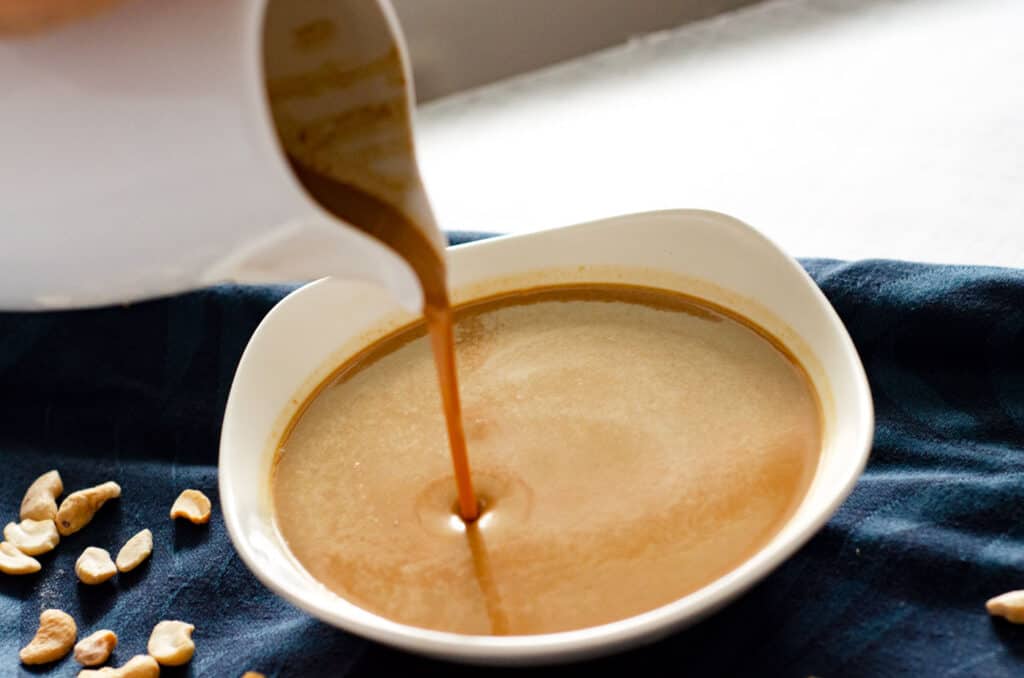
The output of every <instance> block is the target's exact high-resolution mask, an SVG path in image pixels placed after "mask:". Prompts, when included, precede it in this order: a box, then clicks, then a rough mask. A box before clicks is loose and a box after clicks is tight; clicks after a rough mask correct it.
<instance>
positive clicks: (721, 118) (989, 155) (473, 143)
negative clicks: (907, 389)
mask: <svg viewBox="0 0 1024 678" xmlns="http://www.w3.org/2000/svg"><path fill="white" fill-rule="evenodd" d="M418 123H419V140H420V161H421V163H422V167H423V174H424V178H425V180H426V182H427V185H428V188H429V190H430V192H431V195H432V197H433V200H434V205H435V210H436V212H437V215H438V217H439V219H440V221H441V223H442V224H443V225H444V227H446V228H450V229H478V230H496V231H504V232H519V231H528V230H536V229H542V228H548V227H552V226H557V225H562V224H569V223H575V222H579V221H585V220H589V219H594V218H600V217H604V216H611V215H614V214H621V213H624V212H633V211H640V210H650V209H658V208H666V207H702V208H708V209H715V210H719V211H722V212H726V213H729V214H732V215H734V216H737V217H739V218H741V219H744V220H745V221H747V222H748V223H750V224H752V225H754V226H755V227H757V228H759V229H761V230H762V231H764V232H765V233H767V234H768V235H769V236H771V237H772V238H774V239H775V240H776V241H777V242H778V243H779V244H781V245H782V246H783V247H784V248H785V249H786V250H788V251H789V252H790V253H792V254H794V255H796V256H823V257H838V258H846V259H856V258H865V257H888V258H900V259H911V260H919V261H937V262H954V263H969V264H997V265H1007V266H1024V0H772V1H770V2H766V3H764V4H761V5H756V6H754V7H752V8H748V9H745V10H741V11H739V12H735V13H732V14H727V15H723V16H720V17H717V18H715V19H711V20H708V21H704V22H701V23H697V24H692V25H689V26H684V27H682V28H680V29H677V30H675V31H672V32H670V33H667V34H661V35H656V36H649V37H646V38H643V39H639V40H636V41H634V42H633V43H631V44H628V45H624V46H622V47H620V48H616V49H613V50H610V51H607V52H602V53H599V54H595V55H592V56H589V57H586V58H584V59H581V60H578V61H574V62H569V63H566V64H561V65H558V66H556V67H553V68H551V69H547V70H545V71H541V72H538V73H534V74H529V75H526V76H522V77H519V78H516V79H514V80H510V81H505V82H502V83H498V84H496V85H493V86H490V87H487V88H484V89H481V90H476V91H472V92H468V93H464V94H461V95H458V96H455V97H451V98H448V99H444V100H441V101H438V102H435V103H432V104H429V105H427V106H425V107H423V108H422V109H421V110H420V112H419V119H418Z"/></svg>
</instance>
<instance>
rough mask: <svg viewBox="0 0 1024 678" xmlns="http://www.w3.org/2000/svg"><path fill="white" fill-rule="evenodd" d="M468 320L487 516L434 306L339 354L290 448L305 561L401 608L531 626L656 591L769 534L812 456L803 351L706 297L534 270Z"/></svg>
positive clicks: (472, 443)
mask: <svg viewBox="0 0 1024 678" xmlns="http://www.w3.org/2000/svg"><path fill="white" fill-rule="evenodd" d="M455 337H456V344H457V349H458V358H459V364H458V368H459V374H460V378H461V394H462V401H463V402H462V404H463V415H464V422H465V433H466V439H467V443H468V447H469V451H470V455H471V458H472V462H473V481H474V485H475V487H476V491H477V494H478V496H479V498H480V500H481V501H482V503H483V506H484V510H483V513H482V515H481V517H480V518H479V519H478V520H477V521H476V522H475V523H471V524H470V525H469V527H468V528H467V526H466V525H465V524H464V523H463V522H462V521H461V520H460V519H459V518H458V517H457V515H456V510H455V505H456V500H457V497H456V491H455V483H454V481H453V477H452V465H451V461H450V459H449V454H448V452H449V450H448V444H447V443H448V441H447V439H446V438H447V435H446V428H445V420H444V417H443V416H442V406H441V401H440V397H439V394H438V382H437V374H436V372H435V369H434V363H433V360H432V355H431V348H430V345H429V342H428V341H427V338H426V337H425V336H424V329H423V326H422V324H420V325H417V326H414V327H412V328H409V329H407V330H405V331H403V332H401V333H399V334H397V335H395V336H393V337H391V338H389V339H385V340H384V341H382V342H380V343H378V344H376V345H375V346H373V347H370V349H368V350H367V351H364V352H363V353H362V354H360V355H359V356H356V358H354V359H353V360H352V361H350V362H349V363H348V364H346V365H345V366H343V367H342V369H341V370H340V372H339V373H338V374H337V375H336V376H335V377H334V378H332V380H331V381H330V383H329V384H326V385H325V386H324V387H323V388H322V389H321V390H320V391H319V392H318V393H317V394H316V395H315V396H314V397H313V398H312V399H311V401H310V402H309V403H307V406H306V408H305V409H304V410H303V411H302V412H301V413H300V415H299V416H298V417H297V418H296V420H295V421H294V422H293V427H292V428H291V430H290V432H289V433H288V435H287V436H286V438H285V440H284V441H283V442H282V444H281V449H280V452H279V458H278V461H277V464H276V467H275V475H274V478H273V492H274V504H275V510H276V519H277V523H278V526H279V529H280V530H281V532H282V534H283V536H284V537H285V539H286V541H287V542H288V544H289V547H290V548H291V550H292V552H293V553H294V554H295V556H296V557H297V558H298V560H299V561H300V562H301V563H302V564H303V566H304V567H305V568H306V569H307V570H308V571H309V572H310V573H311V574H312V575H313V576H314V577H316V578H317V579H318V580H319V581H321V582H322V583H323V584H325V585H326V586H327V587H328V588H330V589H331V590H333V591H335V592H336V593H338V594H339V595H341V596H343V597H344V598H346V599H348V600H350V601H351V602H353V603H355V604H357V605H359V606H361V607H363V608H365V609H367V610H370V611H372V612H375V613H378V614H381V615H383V616H385V617H387V618H390V619H393V620H395V621H399V622H403V623H407V624H412V625H415V626H420V627H425V628H432V629H440V630H446V631H455V632H460V633H472V634H534V633H546V632H554V631H564V630H570V629H578V628H583V627H586V626H593V625H596V624H601V623H605V622H610V621H615V620H618V619H623V618H625V617H628V616H631V615H634V614H637V613H640V612H644V611H647V610H651V609H653V608H655V607H658V606H660V605H663V604H666V603H668V602H671V601H673V600H676V599H677V598H679V597H681V596H683V595H686V594H687V593H690V592H692V591H694V590H696V589H698V588H700V587H701V586H703V585H705V584H707V583H709V582H711V581H713V580H714V579H716V578H718V577H720V576H721V575H723V574H725V573H726V572H728V571H729V570H731V569H733V568H734V567H736V566H737V565H739V564H740V563H741V562H743V561H744V560H745V559H746V558H748V557H749V556H750V555H752V554H753V553H754V552H755V551H756V550H758V549H759V548H760V547H762V546H763V545H764V544H765V543H766V542H767V541H768V540H770V539H771V537H772V536H773V535H774V534H776V533H777V532H778V530H779V529H780V528H781V527H782V525H783V524H784V522H785V520H786V519H787V518H788V516H789V515H791V513H792V512H793V510H794V509H795V508H796V506H797V504H798V503H799V501H800V499H801V498H802V497H803V495H804V493H805V491H806V489H807V486H808V484H809V482H810V479H811V476H812V475H813V471H814V469H815V467H816V464H817V459H818V455H819V450H820V447H821V424H820V414H819V410H818V405H817V401H816V396H815V394H814V392H813V390H812V387H811V386H810V384H809V382H808V379H807V378H806V375H805V374H804V372H803V370H802V369H801V368H800V367H799V366H798V365H797V364H796V363H795V362H794V361H793V360H792V359H791V358H789V357H788V356H787V355H786V354H785V353H784V352H782V351H781V350H779V349H778V348H777V347H776V345H775V344H774V343H773V342H771V341H769V340H768V339H767V338H765V336H763V334H761V333H760V332H758V331H756V330H755V329H754V328H752V327H751V326H749V325H747V324H745V323H744V322H741V321H738V320H737V319H734V318H732V317H729V316H726V315H723V314H722V313H720V312H718V311H716V310H713V309H712V308H710V307H707V306H704V305H701V304H699V303H696V302H695V301H694V300H691V299H688V298H685V297H682V296H680V295H676V294H673V293H668V292H662V291H656V290H649V289H646V288H635V287H626V286H614V285H607V286H604V285H594V286H587V287H582V288H581V287H558V288H541V289H537V290H527V291H523V292H519V293H516V294H513V295H508V296H506V297H503V298H500V299H494V300H489V301H485V302H480V303H477V304H474V305H470V306H467V307H462V308H460V309H458V311H457V313H456V325H455Z"/></svg>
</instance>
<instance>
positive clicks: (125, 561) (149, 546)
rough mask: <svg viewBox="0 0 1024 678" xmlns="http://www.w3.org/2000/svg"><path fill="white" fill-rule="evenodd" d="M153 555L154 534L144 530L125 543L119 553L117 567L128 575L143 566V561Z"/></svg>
mask: <svg viewBox="0 0 1024 678" xmlns="http://www.w3.org/2000/svg"><path fill="white" fill-rule="evenodd" d="M151 553H153V533H152V532H150V531H148V529H143V531H141V532H139V533H138V534H137V535H135V536H134V537H132V538H131V539H129V540H128V541H127V542H125V545H124V546H122V547H121V550H120V551H118V559H117V561H116V562H117V565H118V569H119V570H120V571H123V573H127V571H131V570H132V569H135V568H136V567H138V566H139V565H141V564H142V561H143V560H145V559H146V558H148V557H150V554H151Z"/></svg>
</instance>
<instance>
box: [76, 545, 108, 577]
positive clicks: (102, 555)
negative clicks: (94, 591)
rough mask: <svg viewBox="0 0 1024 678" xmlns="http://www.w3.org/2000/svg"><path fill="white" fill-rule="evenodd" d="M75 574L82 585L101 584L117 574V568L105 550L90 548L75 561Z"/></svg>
mask: <svg viewBox="0 0 1024 678" xmlns="http://www.w3.org/2000/svg"><path fill="white" fill-rule="evenodd" d="M75 574H77V575H78V580H79V581H80V582H82V583H83V584H89V585H93V584H102V583H103V582H105V581H107V580H108V579H110V578H111V577H113V576H114V575H115V574H117V568H116V567H114V561H113V560H111V559H110V554H109V553H107V551H106V549H101V548H97V547H95V546H90V547H89V548H87V549H85V550H84V551H82V555H80V556H78V560H76V561H75Z"/></svg>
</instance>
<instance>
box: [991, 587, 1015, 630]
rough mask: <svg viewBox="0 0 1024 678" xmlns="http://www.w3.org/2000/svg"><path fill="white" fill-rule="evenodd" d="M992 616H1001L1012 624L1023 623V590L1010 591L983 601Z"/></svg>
mask: <svg viewBox="0 0 1024 678" xmlns="http://www.w3.org/2000/svg"><path fill="white" fill-rule="evenodd" d="M985 609H986V610H988V613H989V614H990V615H992V616H993V617H1002V618H1003V619H1005V620H1006V621H1008V622H1012V623H1014V624H1024V591H1010V592H1009V593H1004V594H1003V595H1001V596H996V597H995V598H992V599H991V600H989V601H988V602H987V603H985Z"/></svg>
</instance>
